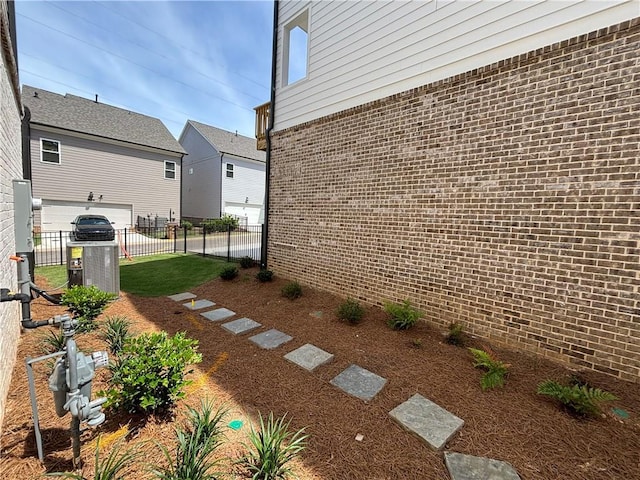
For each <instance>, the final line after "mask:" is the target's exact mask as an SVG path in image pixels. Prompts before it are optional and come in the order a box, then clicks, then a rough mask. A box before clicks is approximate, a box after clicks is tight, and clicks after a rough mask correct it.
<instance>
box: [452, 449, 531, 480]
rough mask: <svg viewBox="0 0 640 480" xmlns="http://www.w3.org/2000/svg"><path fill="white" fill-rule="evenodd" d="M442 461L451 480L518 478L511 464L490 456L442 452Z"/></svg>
mask: <svg viewBox="0 0 640 480" xmlns="http://www.w3.org/2000/svg"><path fill="white" fill-rule="evenodd" d="M444 463H445V464H446V465H447V469H448V470H449V475H451V480H477V479H482V480H520V476H519V475H518V473H517V472H516V471H515V469H514V468H513V467H512V466H511V465H509V464H508V463H507V462H501V461H499V460H493V459H491V458H486V457H474V456H472V455H463V454H462V453H456V452H444Z"/></svg>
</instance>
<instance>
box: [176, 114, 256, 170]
mask: <svg viewBox="0 0 640 480" xmlns="http://www.w3.org/2000/svg"><path fill="white" fill-rule="evenodd" d="M189 125H191V126H192V127H193V128H195V129H196V131H198V132H199V133H200V135H202V136H203V137H204V138H205V140H206V141H207V142H209V143H210V144H211V145H212V146H213V147H214V148H215V149H216V150H218V151H219V152H220V153H227V154H229V155H235V156H237V157H243V158H248V159H250V160H257V161H258V162H265V161H266V154H265V152H263V151H261V150H258V149H257V148H256V139H255V138H249V137H245V136H244V135H238V134H237V133H233V132H228V131H226V130H222V129H220V128H216V127H212V126H211V125H206V124H204V123H200V122H196V121H193V120H187V125H185V129H186V128H187V126H189Z"/></svg>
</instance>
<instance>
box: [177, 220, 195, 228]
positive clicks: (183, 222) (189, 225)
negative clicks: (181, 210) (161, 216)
mask: <svg viewBox="0 0 640 480" xmlns="http://www.w3.org/2000/svg"><path fill="white" fill-rule="evenodd" d="M180 225H181V226H182V228H185V229H187V230H193V223H191V222H190V221H189V220H181V221H180Z"/></svg>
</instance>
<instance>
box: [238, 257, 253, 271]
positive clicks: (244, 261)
mask: <svg viewBox="0 0 640 480" xmlns="http://www.w3.org/2000/svg"><path fill="white" fill-rule="evenodd" d="M255 263H256V262H255V261H254V260H253V258H251V257H242V258H241V259H240V266H241V267H242V268H251V267H253V266H254V265H255Z"/></svg>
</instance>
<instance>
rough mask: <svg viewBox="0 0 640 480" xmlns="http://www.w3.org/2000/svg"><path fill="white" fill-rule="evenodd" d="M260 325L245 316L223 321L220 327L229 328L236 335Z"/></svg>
mask: <svg viewBox="0 0 640 480" xmlns="http://www.w3.org/2000/svg"><path fill="white" fill-rule="evenodd" d="M261 326H262V324H260V323H258V322H254V321H253V320H251V319H250V318H246V317H245V318H239V319H238V320H234V321H233V322H228V323H225V324H223V325H222V328H224V329H226V330H229V331H230V332H231V333H233V334H234V335H238V334H239V333H245V332H248V331H250V330H253V329H254V328H258V327H261Z"/></svg>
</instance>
